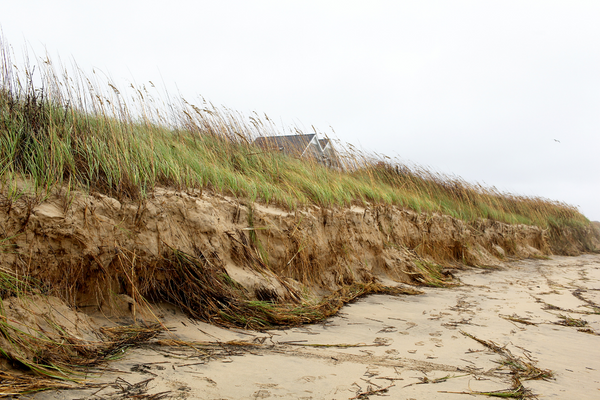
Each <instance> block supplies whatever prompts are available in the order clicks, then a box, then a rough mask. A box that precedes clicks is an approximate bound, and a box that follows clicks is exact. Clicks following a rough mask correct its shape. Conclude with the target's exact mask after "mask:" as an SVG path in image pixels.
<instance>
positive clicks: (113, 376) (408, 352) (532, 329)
mask: <svg viewBox="0 0 600 400" xmlns="http://www.w3.org/2000/svg"><path fill="white" fill-rule="evenodd" d="M457 278H458V279H460V281H461V285H459V286H456V287H452V288H434V287H428V288H424V292H425V293H424V294H423V295H418V296H399V297H393V296H387V295H372V296H368V297H366V298H363V299H360V300H358V301H356V302H354V303H352V304H349V305H347V306H345V307H344V308H342V310H341V312H340V313H339V314H338V315H336V316H335V317H333V318H330V319H328V320H326V321H323V322H322V323H319V324H314V325H306V326H300V327H294V328H290V329H285V330H272V331H265V332H255V331H244V330H240V329H223V328H220V327H216V326H211V325H209V324H205V323H201V322H197V321H192V320H190V319H188V318H186V317H185V316H183V315H182V314H181V313H180V312H178V311H176V310H175V309H174V308H171V307H167V306H163V307H162V308H160V310H159V311H158V313H159V316H160V318H161V320H162V322H163V323H164V324H165V325H166V326H167V327H169V328H170V330H171V332H170V333H167V334H163V335H162V336H161V337H160V338H159V339H158V341H156V342H153V343H150V344H148V345H144V346H142V347H141V348H137V349H134V350H131V351H129V352H127V353H125V354H124V356H123V357H122V358H121V359H119V360H117V361H114V362H111V363H109V364H108V366H107V369H105V370H102V371H96V372H95V373H94V374H93V375H90V376H88V377H87V382H89V384H90V385H91V386H90V387H89V388H86V389H84V390H68V391H48V392H43V393H39V394H37V395H34V396H32V398H34V399H36V400H46V399H78V398H79V399H83V398H85V399H126V398H140V399H160V398H165V399H167V398H169V399H265V398H283V399H356V398H377V397H378V396H377V395H385V396H388V397H389V398H393V399H453V400H462V399H473V398H478V397H479V398H485V397H484V396H481V397H480V396H476V397H474V396H473V394H475V392H492V391H501V390H509V389H511V388H512V389H514V388H515V381H514V380H513V376H514V374H512V373H511V371H512V370H511V369H510V363H509V362H512V364H513V367H514V365H515V364H518V365H521V366H531V367H537V368H538V369H537V370H535V371H542V372H543V371H546V370H550V371H552V373H553V377H552V378H550V379H539V380H526V378H525V377H521V382H522V384H523V386H524V389H523V390H524V391H525V393H530V394H535V395H537V396H538V398H540V399H598V398H600V336H599V334H600V255H583V256H579V257H553V258H552V259H549V260H524V261H518V262H511V263H507V264H506V267H505V268H502V269H469V270H466V271H461V272H458V273H457ZM576 325H582V326H576ZM476 339H479V341H478V340H476ZM486 343H487V344H488V346H486V345H484V344H486ZM490 346H491V347H490ZM493 346H497V347H496V348H495V350H494V347H493ZM507 357H508V358H507ZM510 357H512V358H510ZM519 363H520V364H519ZM528 368H529V367H528ZM135 396H137V397H135ZM361 396H362V397H361Z"/></svg>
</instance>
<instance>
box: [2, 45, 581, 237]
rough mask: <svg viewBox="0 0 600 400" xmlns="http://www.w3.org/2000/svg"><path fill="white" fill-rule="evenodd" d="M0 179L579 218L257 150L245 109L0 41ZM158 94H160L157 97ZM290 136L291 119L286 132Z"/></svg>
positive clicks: (369, 163)
mask: <svg viewBox="0 0 600 400" xmlns="http://www.w3.org/2000/svg"><path fill="white" fill-rule="evenodd" d="M0 57H1V60H0V61H1V70H0V74H1V78H0V79H1V82H0V184H2V185H3V186H5V185H7V184H8V183H10V181H11V180H12V179H14V177H15V176H16V175H18V176H21V177H24V178H25V179H27V180H29V181H30V182H32V184H33V186H34V187H35V188H36V190H40V191H50V190H53V189H55V188H58V187H61V186H67V187H68V188H69V190H73V189H78V190H87V191H90V192H100V193H104V194H107V195H110V196H114V197H116V198H119V199H132V200H136V199H139V198H143V197H144V196H147V195H148V194H149V193H151V192H152V190H153V189H154V188H155V187H156V186H157V185H161V186H169V187H175V188H177V189H181V190H188V189H208V190H213V191H216V192H220V193H224V194H227V195H231V196H235V197H239V198H248V199H253V200H257V201H260V202H263V203H268V204H275V205H279V206H282V207H285V208H289V209H294V208H296V207H299V206H303V205H306V204H317V205H321V206H325V207H335V206H348V205H351V204H362V205H371V206H373V205H396V206H400V207H405V208H409V209H413V210H415V211H418V212H425V213H434V212H437V213H444V214H449V215H452V216H454V217H456V218H460V219H463V220H466V221H473V220H475V219H478V218H489V219H494V220H498V221H502V222H507V223H511V224H535V225H539V226H542V227H548V226H563V225H570V226H581V225H585V224H588V223H589V221H587V219H586V218H585V217H584V216H583V215H581V214H580V213H579V212H578V211H577V209H576V208H574V207H572V206H569V205H567V204H564V203H560V202H556V201H550V200H547V199H542V198H538V197H524V196H514V195H510V194H506V193H501V192H499V191H497V190H496V189H494V188H484V187H482V186H480V185H477V184H470V183H467V182H465V181H463V180H462V179H460V178H455V177H448V176H444V175H440V174H436V173H433V172H431V171H428V170H426V169H422V168H418V167H408V166H405V165H400V164H397V163H394V162H393V161H392V160H391V159H389V158H388V157H385V156H377V155H374V154H366V153H363V152H361V151H359V150H357V149H356V148H354V147H353V146H352V145H340V144H338V147H337V150H338V153H339V154H340V158H341V161H342V164H343V165H344V168H343V169H340V170H334V169H328V168H325V167H323V166H321V165H320V164H318V163H316V162H313V161H311V160H307V159H299V158H294V157H290V156H286V155H284V154H281V153H279V152H271V151H265V150H263V149H259V148H256V147H254V146H253V145H252V144H251V143H252V141H253V139H254V138H256V137H258V136H266V135H276V134H281V133H284V132H283V131H282V130H281V129H279V128H278V127H277V126H275V125H274V124H273V123H272V121H271V120H270V119H269V118H268V117H266V116H264V117H260V116H259V115H258V114H256V113H254V114H252V115H251V116H248V117H246V116H244V115H242V114H240V113H237V112H235V111H232V110H229V109H227V108H223V107H215V106H213V105H212V104H210V103H207V102H205V101H203V102H202V104H201V105H200V106H197V105H194V104H192V103H190V102H188V101H186V100H185V99H179V100H177V101H170V100H169V101H165V100H162V99H164V97H165V96H163V97H161V96H158V95H153V94H152V93H153V91H154V90H155V89H154V88H153V86H154V85H153V84H152V82H148V84H144V85H140V86H134V85H131V87H130V88H128V90H127V91H123V92H122V91H121V90H119V89H118V88H117V87H116V86H115V85H114V84H113V83H112V82H111V81H109V80H106V79H105V80H104V81H102V79H103V78H102V77H101V76H100V74H98V73H96V72H92V74H91V78H90V77H89V76H86V75H85V74H84V73H82V72H81V71H80V70H79V69H78V68H77V67H74V68H72V69H71V71H74V72H66V71H67V70H66V69H64V68H63V67H60V66H59V67H55V65H54V64H53V62H52V61H51V60H50V59H49V58H47V57H46V58H44V59H40V60H38V62H37V64H36V65H35V66H34V67H32V66H30V65H25V66H23V67H17V66H15V65H14V64H13V62H12V57H11V54H10V52H9V49H8V46H7V45H6V44H5V43H4V42H2V43H1V44H0ZM167 98H168V99H170V97H168V96H167ZM293 130H294V131H295V132H297V133H302V132H301V131H299V130H298V129H297V128H294V129H293Z"/></svg>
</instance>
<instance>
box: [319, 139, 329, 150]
mask: <svg viewBox="0 0 600 400" xmlns="http://www.w3.org/2000/svg"><path fill="white" fill-rule="evenodd" d="M319 144H320V145H321V148H322V149H323V150H325V147H327V145H328V144H329V139H319Z"/></svg>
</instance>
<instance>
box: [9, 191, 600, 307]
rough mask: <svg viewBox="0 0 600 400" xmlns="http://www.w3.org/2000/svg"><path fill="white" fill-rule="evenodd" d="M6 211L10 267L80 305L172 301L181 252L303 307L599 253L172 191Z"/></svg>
mask: <svg viewBox="0 0 600 400" xmlns="http://www.w3.org/2000/svg"><path fill="white" fill-rule="evenodd" d="M4 203H5V204H4V207H0V222H1V225H2V226H1V234H2V237H3V239H2V248H3V251H2V256H1V257H2V266H3V268H5V269H10V270H12V271H15V272H16V273H17V274H19V275H26V276H32V277H35V278H37V279H39V280H40V281H41V282H42V283H45V284H46V285H47V287H50V288H51V289H52V290H51V291H52V292H54V294H56V295H58V296H59V297H61V298H63V299H64V300H66V301H67V302H68V303H70V304H73V305H75V304H77V305H80V306H99V307H105V306H108V305H111V304H112V305H118V304H117V303H119V302H120V303H121V306H123V305H124V304H129V307H131V304H133V303H135V302H136V300H139V299H141V298H142V297H143V298H147V299H157V300H161V299H162V300H164V299H167V300H169V297H168V295H167V293H168V292H169V291H172V290H173V288H177V287H180V286H181V282H180V281H181V279H185V277H184V276H183V275H182V274H181V271H179V272H178V267H177V265H179V264H178V263H177V262H174V257H173V254H175V255H180V254H185V255H186V256H187V257H189V258H191V259H193V260H195V261H194V262H196V263H197V264H198V265H201V266H204V267H206V268H208V269H210V270H211V271H213V272H214V271H220V272H219V274H221V276H225V274H226V275H228V276H229V277H231V278H232V279H233V280H234V281H236V282H238V283H239V284H241V285H242V286H243V288H245V289H243V290H244V291H245V293H246V295H247V296H248V297H249V298H256V299H259V300H295V299H298V297H299V296H300V293H302V292H303V291H304V292H306V291H307V290H308V291H312V293H313V294H317V295H325V294H328V293H331V292H332V291H335V290H337V289H339V288H341V287H343V286H345V285H350V284H353V283H368V282H375V281H382V282H387V283H390V280H391V281H395V282H400V283H424V284H436V283H439V282H440V280H441V279H444V274H447V272H448V271H447V268H449V267H450V268H451V267H456V266H458V265H460V264H466V265H473V266H495V265H498V264H500V263H502V261H503V260H505V259H509V258H523V257H532V256H533V257H540V256H545V255H549V254H551V253H559V254H577V253H580V252H583V251H588V250H592V249H593V248H594V247H595V248H598V247H600V245H599V240H598V236H599V235H598V234H597V233H596V234H595V235H594V234H592V230H591V228H590V229H588V230H585V229H583V230H582V229H579V230H577V229H570V230H565V229H563V230H558V229H551V230H543V229H540V228H538V227H533V226H524V225H507V224H503V223H500V222H496V221H490V220H480V221H477V222H474V223H465V222H464V221H461V220H457V219H454V218H452V217H449V216H445V215H425V214H418V213H415V212H413V211H409V210H403V209H399V208H396V207H379V206H373V207H352V208H348V209H337V208H329V209H326V208H320V207H316V206H309V207H306V208H304V209H299V210H295V211H287V210H283V209H279V208H276V207H272V206H268V207H267V206H264V205H260V204H253V203H245V202H243V201H240V202H239V201H237V200H236V199H233V198H227V197H223V196H220V195H215V194H212V193H206V192H204V193H200V192H197V193H184V192H177V191H174V190H167V189H158V190H156V191H155V192H154V193H153V194H152V195H151V196H150V197H149V198H148V199H147V200H145V201H142V202H138V203H121V202H119V201H118V200H116V199H114V198H110V197H106V196H104V195H91V196H88V195H84V194H82V193H71V194H66V193H62V194H60V195H53V196H50V197H49V198H48V199H45V200H44V201H39V200H35V199H33V198H29V197H21V198H19V199H17V200H14V201H8V199H6V198H5V201H4ZM442 266H443V268H442ZM215 279H217V278H215ZM219 279H220V278H219ZM240 290H242V289H240ZM209 295H210V294H209ZM198 306H201V305H198Z"/></svg>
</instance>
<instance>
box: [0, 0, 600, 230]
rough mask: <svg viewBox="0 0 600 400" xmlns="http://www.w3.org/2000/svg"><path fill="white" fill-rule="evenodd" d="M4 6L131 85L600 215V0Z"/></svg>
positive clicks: (18, 28)
mask: <svg viewBox="0 0 600 400" xmlns="http://www.w3.org/2000/svg"><path fill="white" fill-rule="evenodd" d="M0 10H1V11H0V26H1V28H2V30H3V32H4V37H5V39H6V41H7V42H8V43H9V44H10V45H12V47H13V48H14V51H15V53H17V54H20V53H21V52H22V49H23V48H24V47H25V43H28V45H27V46H28V48H29V51H30V52H31V51H32V50H33V52H35V53H36V54H37V55H43V54H44V52H45V51H46V50H47V51H48V53H49V54H50V55H51V56H53V57H58V56H60V57H61V58H62V60H63V61H65V60H69V59H74V60H75V61H76V62H77V64H78V65H79V67H80V68H81V69H83V70H84V71H85V72H90V71H91V70H92V68H96V69H100V70H102V71H104V72H105V73H107V74H109V75H110V76H111V77H112V78H113V79H114V80H115V81H116V82H117V83H119V84H122V85H123V86H126V85H127V84H128V83H129V82H136V83H138V84H141V83H145V82H147V81H153V82H157V81H158V82H160V81H164V84H165V85H166V87H168V88H172V89H171V90H170V92H171V94H177V90H179V92H180V93H181V94H182V95H183V96H184V97H185V98H186V99H188V100H190V101H192V102H193V100H196V99H198V98H199V96H200V95H201V96H203V97H204V98H206V99H207V100H208V101H211V102H212V103H214V104H217V105H224V106H227V107H229V108H231V109H234V110H238V111H241V112H243V113H245V114H249V113H250V112H251V111H257V112H258V113H259V114H262V113H266V114H267V115H268V116H269V117H270V118H271V119H274V120H276V121H280V124H283V125H284V126H292V125H298V126H300V127H304V128H305V129H306V130H307V131H310V130H311V128H310V127H311V125H314V126H315V127H316V128H317V129H318V130H319V131H322V132H326V133H331V128H330V127H333V129H334V130H335V133H336V135H337V137H338V138H339V139H341V140H343V141H346V142H350V143H353V144H355V145H360V146H362V147H363V148H364V149H365V150H369V151H375V152H378V153H384V154H387V155H389V156H392V157H394V156H397V157H400V159H401V160H403V161H405V162H409V163H416V164H419V165H423V166H427V167H429V168H430V169H432V170H434V171H439V172H443V173H446V174H453V175H458V176H461V177H462V178H464V179H465V180H467V181H470V182H480V183H484V184H486V185H487V186H495V187H497V188H498V189H500V190H502V191H508V192H511V193H515V194H523V195H534V196H541V197H546V198H550V199H553V200H559V201H564V202H567V203H569V204H572V205H575V206H579V208H580V210H581V211H582V212H583V213H584V214H585V215H586V216H587V217H588V218H589V219H591V220H600V201H599V198H600V176H599V174H600V1H597V0H590V1H581V0H564V1H552V0H540V1H529V0H518V1H511V0H500V1H492V0H488V1H486V0H473V1H459V0H457V1H454V0H453V1H450V0H440V1H427V0H415V1H401V0H396V1H377V0H368V1H367V0H365V1H352V0H340V1H333V0H331V1H327V0H320V1H311V0H303V1H295V0H294V1H292V0H285V1H284V0H273V1H266V0H265V1H254V0H238V1H228V0H220V1H217V0H214V1H178V0H171V1H151V0H144V1H138V0H119V1H115V0H104V1H101V2H100V1H83V0H77V1H66V0H53V1H47V0H42V1H29V0H19V1H8V0H0ZM45 49H46V50H45ZM175 85H177V86H175ZM555 139H556V140H559V141H560V142H557V141H555Z"/></svg>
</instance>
